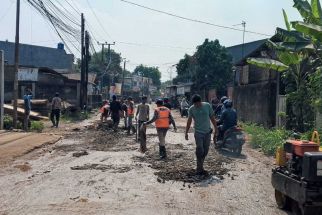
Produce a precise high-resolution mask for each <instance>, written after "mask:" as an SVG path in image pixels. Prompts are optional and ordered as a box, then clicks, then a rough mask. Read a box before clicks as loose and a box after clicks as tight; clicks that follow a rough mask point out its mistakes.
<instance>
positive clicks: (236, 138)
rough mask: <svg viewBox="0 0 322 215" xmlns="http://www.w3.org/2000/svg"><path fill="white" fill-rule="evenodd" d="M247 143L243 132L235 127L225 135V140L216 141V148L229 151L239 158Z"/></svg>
mask: <svg viewBox="0 0 322 215" xmlns="http://www.w3.org/2000/svg"><path fill="white" fill-rule="evenodd" d="M245 142H246V138H245V134H244V133H243V130H242V129H241V128H240V127H238V126H234V127H232V128H230V129H228V130H227V131H226V132H225V133H224V137H223V140H219V141H218V140H217V141H216V143H215V146H216V148H217V149H228V150H230V151H231V152H233V153H234V154H236V155H237V156H239V155H240V154H241V152H242V149H243V145H244V144H245Z"/></svg>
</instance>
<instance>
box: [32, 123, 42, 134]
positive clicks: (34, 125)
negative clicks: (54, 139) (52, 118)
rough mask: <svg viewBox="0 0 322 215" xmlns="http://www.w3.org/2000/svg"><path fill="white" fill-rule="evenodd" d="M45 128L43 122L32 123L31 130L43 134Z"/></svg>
mask: <svg viewBox="0 0 322 215" xmlns="http://www.w3.org/2000/svg"><path fill="white" fill-rule="evenodd" d="M44 128H45V125H44V123H43V122H41V121H31V126H30V130H31V131H34V132H39V133H40V132H42V131H43V130H44Z"/></svg>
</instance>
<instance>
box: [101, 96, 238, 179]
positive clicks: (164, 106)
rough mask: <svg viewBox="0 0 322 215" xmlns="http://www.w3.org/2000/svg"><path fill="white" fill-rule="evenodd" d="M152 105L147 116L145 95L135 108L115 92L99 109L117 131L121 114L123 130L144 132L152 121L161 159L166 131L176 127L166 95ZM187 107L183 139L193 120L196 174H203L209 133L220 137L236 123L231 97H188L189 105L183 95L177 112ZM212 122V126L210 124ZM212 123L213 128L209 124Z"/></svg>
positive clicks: (140, 136) (104, 118)
mask: <svg viewBox="0 0 322 215" xmlns="http://www.w3.org/2000/svg"><path fill="white" fill-rule="evenodd" d="M156 106H157V107H156V108H155V109H154V113H153V117H152V118H151V119H149V116H150V107H149V105H148V104H147V97H142V101H141V103H140V104H139V105H138V106H137V108H135V105H134V102H133V99H132V98H131V97H129V98H127V99H126V100H124V99H121V100H118V99H117V97H116V96H113V97H112V101H111V102H110V103H109V102H108V101H105V102H104V103H103V106H102V108H101V109H100V112H101V113H102V114H101V121H102V122H103V121H104V120H106V118H107V117H108V116H109V115H110V116H111V119H112V121H113V128H114V131H117V129H118V125H119V122H120V119H121V118H122V117H123V118H124V126H125V129H126V130H127V134H129V135H130V134H131V131H132V133H133V134H134V133H136V132H139V133H140V134H144V135H145V132H146V126H147V125H149V124H152V123H155V127H156V131H157V134H158V139H159V155H160V158H161V159H165V158H166V157H167V151H166V141H165V138H166V135H167V132H168V130H169V128H170V125H171V124H172V125H173V128H174V131H175V132H176V131H177V127H176V123H175V120H174V118H173V116H172V114H171V109H172V107H171V104H170V103H169V101H168V100H167V99H158V100H157V101H156ZM182 110H187V115H188V119H187V125H186V130H185V139H186V140H188V138H189V136H188V133H189V130H190V127H191V124H192V121H194V138H195V143H196V157H197V168H196V173H197V174H198V175H202V174H205V173H206V171H205V170H204V168H203V163H204V161H205V158H206V156H207V154H208V151H209V146H210V143H211V135H212V134H213V138H212V139H213V141H218V140H220V139H222V138H223V136H224V133H225V132H226V131H227V130H228V129H229V128H231V127H233V126H236V125H237V113H236V111H235V110H234V109H233V107H232V101H231V100H230V99H229V98H227V97H223V98H221V100H220V101H219V100H218V99H217V100H213V101H212V102H211V104H209V103H207V102H202V100H201V97H200V96H199V95H197V94H196V95H194V96H193V97H192V105H191V106H190V107H189V103H188V101H187V100H186V99H183V100H182V101H181V103H180V112H181V111H182ZM133 119H135V121H136V122H137V123H136V124H137V127H135V126H134V125H133ZM211 124H212V126H211ZM212 127H213V128H212ZM144 135H138V137H139V139H140V138H141V141H145V136H144ZM140 149H141V151H142V152H145V151H146V146H145V145H143V147H142V145H141V148H140Z"/></svg>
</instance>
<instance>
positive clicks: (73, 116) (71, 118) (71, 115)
mask: <svg viewBox="0 0 322 215" xmlns="http://www.w3.org/2000/svg"><path fill="white" fill-rule="evenodd" d="M90 115H91V114H90V112H87V111H82V112H78V111H77V112H66V113H64V114H62V116H61V118H60V119H61V120H62V121H64V122H67V123H68V122H79V121H82V120H85V119H88V118H90Z"/></svg>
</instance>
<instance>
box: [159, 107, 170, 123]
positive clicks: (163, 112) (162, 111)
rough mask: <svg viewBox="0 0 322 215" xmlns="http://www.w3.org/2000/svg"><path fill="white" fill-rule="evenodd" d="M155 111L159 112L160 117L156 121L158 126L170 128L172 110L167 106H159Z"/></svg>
mask: <svg viewBox="0 0 322 215" xmlns="http://www.w3.org/2000/svg"><path fill="white" fill-rule="evenodd" d="M155 111H157V112H158V119H157V120H156V121H155V127H157V128H169V126H170V119H169V116H170V110H169V109H168V108H166V107H157V108H156V109H155Z"/></svg>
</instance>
